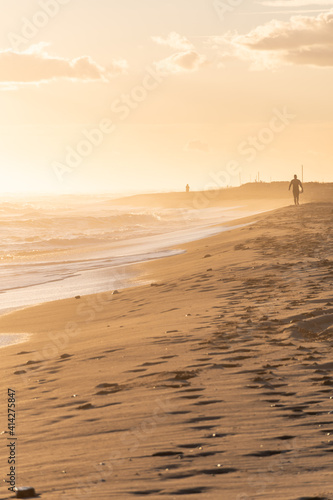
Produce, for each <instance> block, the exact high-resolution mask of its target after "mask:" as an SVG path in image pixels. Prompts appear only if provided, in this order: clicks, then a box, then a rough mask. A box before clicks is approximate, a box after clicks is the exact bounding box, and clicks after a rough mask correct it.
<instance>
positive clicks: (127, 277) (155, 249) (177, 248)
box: [0, 206, 268, 341]
mask: <svg viewBox="0 0 333 500" xmlns="http://www.w3.org/2000/svg"><path fill="white" fill-rule="evenodd" d="M236 208H237V209H243V210H244V211H245V212H246V211H249V210H248V207H246V206H245V207H236ZM236 208H235V207H230V210H232V209H235V210H236ZM266 208H267V207H265V209H260V210H259V211H257V212H256V213H255V214H253V213H250V214H249V215H244V216H242V217H240V218H239V217H236V218H234V219H233V218H232V219H230V220H227V221H224V222H221V223H219V224H207V225H206V224H203V225H202V226H200V227H198V228H197V231H198V232H199V236H198V235H195V231H196V230H195V229H194V228H191V229H190V230H189V235H188V236H187V235H186V230H181V231H176V232H172V233H162V234H161V235H159V236H154V237H144V238H136V239H135V240H133V241H132V240H125V244H124V248H125V250H126V252H125V254H124V255H123V256H122V257H116V259H118V261H119V262H117V263H115V262H113V264H112V265H111V264H109V265H108V266H107V265H106V263H105V264H104V267H105V271H112V274H113V278H112V279H113V281H114V285H115V286H114V287H111V288H110V287H109V286H108V285H107V286H106V287H105V289H104V290H99V291H98V292H97V291H96V292H92V293H104V292H108V291H112V290H114V289H124V288H132V287H135V286H138V284H137V283H138V282H139V283H140V278H139V277H138V276H137V275H136V274H137V273H136V269H137V267H139V266H140V265H142V264H143V265H144V264H145V263H149V262H150V261H154V260H160V259H165V258H169V257H172V256H174V255H177V254H180V253H184V252H186V250H183V247H184V246H186V245H188V244H191V243H193V242H195V241H200V240H203V239H205V238H209V237H210V236H214V235H218V234H221V233H224V232H227V231H233V230H235V229H238V228H241V227H243V225H242V224H241V223H242V222H243V221H247V220H250V222H248V224H251V223H254V222H255V221H254V220H253V218H254V217H256V215H260V214H262V213H266V212H268V210H266ZM234 215H235V216H236V215H237V212H236V213H235V214H234ZM238 215H239V214H238ZM151 239H152V242H153V241H154V240H156V241H157V240H158V239H160V241H159V243H155V245H154V243H150V247H149V241H150V240H151ZM177 239H178V240H179V239H181V240H183V241H182V242H179V241H177ZM119 245H120V246H121V245H123V242H120V243H119ZM131 247H133V248H135V249H136V250H135V251H136V253H135V254H133V255H131ZM146 247H147V248H150V250H149V252H148V254H147V253H143V251H144V248H146ZM140 248H141V252H142V253H141V254H140ZM112 251H113V252H114V251H115V248H113V247H111V249H109V250H108V251H107V250H105V251H104V254H103V258H105V259H106V258H107V256H110V252H111V255H112ZM126 253H128V255H127V256H126ZM88 255H89V254H88ZM88 255H87V257H88ZM96 255H97V254H96ZM96 255H94V254H92V257H93V258H92V261H91V262H96V261H98V260H101V258H102V254H101V256H100V257H99V258H97V257H96ZM86 260H87V259H84V260H83V262H85V261H86ZM122 260H124V262H123V263H120V262H121V261H122ZM126 260H127V261H126ZM70 262H71V261H63V262H59V265H61V264H62V265H68V264H70ZM73 262H74V263H76V262H77V263H78V264H79V263H80V262H81V261H76V260H74V261H73ZM15 265H16V266H18V267H19V266H22V265H25V264H24V263H16V264H9V266H15ZM34 265H43V262H41V263H36V264H34ZM102 268H103V266H102V267H101V268H100V269H97V270H96V268H95V266H93V267H92V269H91V270H90V269H89V268H87V269H85V270H83V271H81V274H82V275H87V276H88V275H89V273H90V272H93V273H94V272H95V273H96V272H98V271H101V270H102ZM132 270H134V273H133V272H132ZM62 279H64V278H59V279H58V281H59V282H60V281H62ZM53 283H54V280H51V281H50V282H46V283H44V284H43V283H35V284H34V285H27V286H25V287H22V286H19V287H13V288H11V289H10V290H8V291H7V294H8V293H9V295H10V294H12V293H14V294H15V293H17V292H19V293H20V292H21V291H22V294H23V293H24V296H25V295H26V294H27V293H28V294H29V292H30V293H31V291H32V292H33V293H35V291H36V289H38V288H40V287H44V286H46V292H44V293H46V295H48V292H47V290H48V288H49V287H50V286H53ZM141 284H143V282H141ZM81 286H82V285H81ZM62 294H63V296H62V297H60V296H58V297H51V296H50V297H49V298H48V299H46V300H43V301H39V300H38V299H37V298H36V299H32V300H31V301H30V302H25V299H23V302H22V304H21V305H17V306H8V307H3V309H2V310H0V317H1V316H2V315H3V314H8V313H10V312H14V311H18V310H21V309H24V308H26V307H33V306H35V305H41V304H43V303H52V302H54V301H55V300H62V299H69V298H72V297H73V294H74V295H75V294H77V295H82V296H84V295H90V294H91V293H89V292H88V293H86V292H85V291H82V290H81V291H80V289H79V288H77V289H76V290H75V291H74V292H72V291H69V290H68V291H67V292H65V291H64V292H62ZM37 297H38V292H37ZM16 300H17V301H18V302H20V297H19V296H18V297H17V298H16ZM0 341H1V338H0Z"/></svg>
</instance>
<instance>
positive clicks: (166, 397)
mask: <svg viewBox="0 0 333 500" xmlns="http://www.w3.org/2000/svg"><path fill="white" fill-rule="evenodd" d="M332 215H333V204H332V203H328V202H327V203H319V202H317V203H308V204H305V205H302V206H300V207H294V206H291V205H290V206H285V207H284V208H278V209H276V210H273V211H270V212H267V213H264V214H260V215H257V216H255V217H251V218H248V219H245V220H243V219H242V220H241V222H240V221H238V222H240V223H242V224H244V223H250V222H253V221H256V222H255V223H254V224H251V225H248V226H246V227H243V228H239V229H236V230H232V231H229V232H227V233H222V234H219V235H215V236H212V237H209V238H205V239H202V240H199V241H195V242H193V243H187V244H185V245H181V247H180V248H181V249H185V250H186V253H182V254H179V255H175V256H173V257H168V258H166V259H160V260H155V261H152V262H147V263H144V264H140V265H137V266H136V269H137V270H139V271H140V277H141V279H144V280H146V281H147V283H148V284H146V285H145V286H137V287H135V288H129V289H124V290H119V292H118V293H114V292H113V291H112V290H111V291H110V292H106V293H100V294H97V295H91V296H81V297H77V298H75V297H73V298H71V299H65V300H60V301H56V302H52V303H46V304H42V305H38V306H34V307H29V308H26V309H23V310H20V311H16V312H12V313H10V314H7V315H4V316H2V317H0V333H1V334H30V337H29V340H28V341H26V342H24V343H22V344H20V345H13V346H10V347H6V348H3V349H0V356H1V368H0V376H1V380H2V381H5V382H3V384H2V399H3V401H5V399H6V398H7V389H8V388H10V389H14V390H15V392H16V405H17V416H16V418H17V421H16V422H17V424H16V425H17V428H16V432H17V434H16V435H17V460H18V461H17V485H18V486H33V487H34V488H35V489H36V492H37V493H38V494H40V497H41V498H43V499H47V500H74V499H97V498H101V499H109V498H110V499H111V498H112V499H113V498H114V499H131V498H150V499H154V500H157V499H176V498H180V497H181V498H185V499H192V498H198V499H199V498H200V499H205V500H206V499H207V500H216V499H221V500H249V499H251V500H252V499H265V500H301V499H303V500H304V499H318V500H319V499H322V500H324V499H327V500H332V499H333V437H332V436H333V390H332V388H333V376H332V370H333V361H332V339H333V337H332V334H333V326H332V325H333V296H332V277H333V261H332V250H333V240H332ZM0 432H1V433H2V438H3V440H5V439H7V438H8V432H7V421H6V416H5V415H4V414H3V418H2V425H1V429H0ZM5 453H6V451H5V447H4V446H3V447H2V451H1V454H2V456H3V457H2V460H1V465H2V468H3V469H4V472H5V473H4V474H3V476H5V474H6V473H7V472H6V457H5ZM7 467H8V466H7ZM2 486H3V487H2V493H1V494H0V498H1V499H3V500H4V499H7V498H11V497H12V494H10V493H9V492H8V491H7V486H8V485H6V484H5V483H3V485H2Z"/></svg>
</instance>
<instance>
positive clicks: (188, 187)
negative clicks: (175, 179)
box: [186, 184, 190, 193]
mask: <svg viewBox="0 0 333 500" xmlns="http://www.w3.org/2000/svg"><path fill="white" fill-rule="evenodd" d="M186 192H187V193H189V192H190V186H189V185H188V184H186Z"/></svg>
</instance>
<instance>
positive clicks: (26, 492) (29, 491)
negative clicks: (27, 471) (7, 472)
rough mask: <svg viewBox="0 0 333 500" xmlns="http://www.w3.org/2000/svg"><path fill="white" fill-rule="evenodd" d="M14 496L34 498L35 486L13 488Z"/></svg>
mask: <svg viewBox="0 0 333 500" xmlns="http://www.w3.org/2000/svg"><path fill="white" fill-rule="evenodd" d="M15 492H16V498H34V497H36V496H37V495H36V492H35V488H32V487H26V486H22V487H20V488H15Z"/></svg>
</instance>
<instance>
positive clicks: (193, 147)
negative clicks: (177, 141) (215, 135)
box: [184, 139, 209, 153]
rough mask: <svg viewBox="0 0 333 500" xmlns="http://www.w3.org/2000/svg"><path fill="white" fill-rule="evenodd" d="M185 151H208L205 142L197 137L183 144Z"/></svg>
mask: <svg viewBox="0 0 333 500" xmlns="http://www.w3.org/2000/svg"><path fill="white" fill-rule="evenodd" d="M184 149H185V151H201V152H202V153H209V146H208V144H207V143H206V142H202V141H200V140H199V139H196V140H193V141H189V142H188V143H187V144H186V146H185V148H184Z"/></svg>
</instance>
